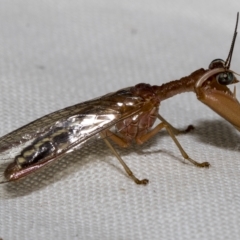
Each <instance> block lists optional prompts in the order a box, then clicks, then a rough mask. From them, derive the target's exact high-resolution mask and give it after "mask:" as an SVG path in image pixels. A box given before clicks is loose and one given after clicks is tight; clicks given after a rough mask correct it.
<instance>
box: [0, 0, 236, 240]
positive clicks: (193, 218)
mask: <svg viewBox="0 0 240 240" xmlns="http://www.w3.org/2000/svg"><path fill="white" fill-rule="evenodd" d="M237 11H240V3H239V0H234V1H228V3H227V2H226V1H222V0H218V1H216V0H215V1H207V0H202V1H190V0H180V1H157V0H148V1H145V0H138V1H136V0H135V1H134V0H121V1H119V0H103V1H98V0H80V1H79V0H72V1H64V0H58V1H56V0H52V1H48V0H42V1H30V0H22V1H19V0H8V1H0V103H1V104H0V122H1V124H0V135H1V136H3V135H4V134H7V133H8V132H10V131H12V130H14V129H16V128H18V127H20V126H22V125H24V124H26V123H28V122H30V121H32V120H34V119H36V118H38V117H41V116H43V115H45V114H47V113H50V112H52V111H55V110H58V109H61V108H64V107H66V106H69V105H72V104H75V103H78V102H82V101H85V100H89V99H91V98H95V97H98V96H100V95H103V94H105V93H108V92H112V91H116V90H118V89H120V88H123V87H127V86H131V85H135V84H137V83H140V82H147V83H150V84H159V85H160V84H162V83H164V82H168V81H170V80H174V79H179V78H181V77H183V76H186V75H189V74H190V73H191V72H193V71H194V70H196V69H199V68H201V67H203V68H207V67H208V65H209V63H210V62H211V61H212V60H213V59H215V58H223V59H225V58H226V57H227V54H228V50H229V47H230V43H231V39H232V35H233V30H234V25H235V20H236V13H237ZM239 31H240V29H239ZM239 52H240V40H239V38H238V39H237V42H236V48H235V53H234V56H233V63H232V69H233V70H235V71H237V72H240V54H239ZM238 89H239V87H238ZM238 96H239V94H238ZM161 114H162V115H163V116H164V117H165V118H166V119H167V120H168V121H169V122H170V123H172V124H173V125H174V126H176V127H179V128H184V127H186V126H187V125H189V124H194V125H195V127H196V129H195V130H194V131H193V132H191V133H189V134H187V135H181V136H179V137H178V139H179V141H180V142H181V143H182V145H183V147H184V148H185V150H186V151H187V153H188V154H189V155H190V156H191V157H192V158H194V159H195V160H197V161H206V160H207V161H209V162H210V163H211V167H210V168H209V169H199V168H196V167H194V166H192V165H191V164H184V163H183V160H182V157H181V155H180V153H179V151H178V150H177V148H176V146H175V145H174V143H173V142H172V140H171V138H170V137H169V136H168V135H167V134H166V132H164V131H163V132H161V133H159V134H158V136H156V137H155V138H154V139H152V140H151V141H149V142H148V143H146V144H144V145H143V146H140V147H139V146H135V145H133V146H132V147H131V148H129V149H120V148H117V150H118V151H119V152H120V154H121V156H122V157H123V159H124V160H125V161H126V162H127V164H128V165H129V166H130V167H131V169H132V170H133V171H134V173H135V174H136V176H138V177H139V178H148V179H149V180H150V182H149V184H148V185H147V186H138V185H136V184H135V183H134V182H133V181H132V180H130V179H129V178H128V177H127V176H126V174H125V172H124V171H123V170H122V167H121V166H120V164H119V163H118V161H117V160H116V159H115V157H114V156H113V155H112V154H111V152H110V150H109V149H108V148H107V147H106V146H105V145H104V143H103V142H102V141H98V142H96V143H95V144H93V145H90V146H86V147H85V148H84V149H82V150H81V151H78V152H76V153H74V154H73V155H71V156H70V157H69V158H68V159H63V160H62V161H60V162H59V163H58V164H56V165H54V166H53V167H52V168H49V169H46V170H44V171H43V172H41V173H39V174H36V175H34V176H32V177H29V178H28V179H25V180H24V181H21V182H19V183H12V184H5V185H0V238H1V237H2V238H3V239H4V240H9V239H11V240H12V239H21V240H22V239H71V240H72V239H184V240H187V239H240V184H239V183H240V152H239V150H240V144H239V140H240V135H239V133H238V132H237V131H236V130H235V129H234V128H233V127H232V126H231V125H230V124H228V123H227V122H226V121H224V120H223V119H221V118H220V117H219V116H217V115H216V114H215V113H214V112H212V111H211V110H210V109H208V108H207V107H206V106H204V105H203V104H202V103H201V102H199V101H198V100H197V99H196V97H195V95H194V94H193V93H189V94H183V95H179V96H176V97H174V98H171V99H169V100H167V101H166V102H163V103H162V105H161Z"/></svg>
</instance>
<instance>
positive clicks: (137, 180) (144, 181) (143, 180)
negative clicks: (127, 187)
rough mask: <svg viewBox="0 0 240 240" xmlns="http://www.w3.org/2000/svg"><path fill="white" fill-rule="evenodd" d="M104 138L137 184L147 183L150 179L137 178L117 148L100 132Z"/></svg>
mask: <svg viewBox="0 0 240 240" xmlns="http://www.w3.org/2000/svg"><path fill="white" fill-rule="evenodd" d="M100 135H101V136H102V138H103V140H104V141H105V143H106V144H107V146H108V147H109V148H110V149H111V151H112V152H113V154H114V155H115V156H116V157H117V159H118V161H119V162H120V163H121V164H122V166H123V168H124V170H125V171H126V173H127V174H128V175H129V177H131V178H132V179H133V181H134V182H135V183H137V184H143V185H146V184H147V183H148V179H142V180H139V179H138V178H136V177H135V176H134V174H133V172H132V171H131V170H130V168H129V167H128V166H127V164H126V163H125V162H124V161H123V160H122V158H121V157H120V155H119V154H118V153H117V151H116V150H115V148H114V147H113V146H112V145H111V143H110V142H109V141H108V140H107V139H106V138H105V136H104V134H100Z"/></svg>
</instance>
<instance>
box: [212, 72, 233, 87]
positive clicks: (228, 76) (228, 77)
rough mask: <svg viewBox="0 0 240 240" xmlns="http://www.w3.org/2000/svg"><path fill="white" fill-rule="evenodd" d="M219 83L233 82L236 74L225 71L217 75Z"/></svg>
mask: <svg viewBox="0 0 240 240" xmlns="http://www.w3.org/2000/svg"><path fill="white" fill-rule="evenodd" d="M216 79H217V81H218V83H220V84H222V85H228V84H231V83H232V82H233V80H234V75H233V74H232V73H231V72H223V73H220V74H218V75H217V77H216Z"/></svg>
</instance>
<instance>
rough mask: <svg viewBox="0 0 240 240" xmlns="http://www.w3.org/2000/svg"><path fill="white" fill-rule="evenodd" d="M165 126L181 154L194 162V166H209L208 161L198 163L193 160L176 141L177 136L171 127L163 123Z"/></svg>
mask: <svg viewBox="0 0 240 240" xmlns="http://www.w3.org/2000/svg"><path fill="white" fill-rule="evenodd" d="M165 128H166V129H167V131H168V133H169V135H170V137H171V138H172V140H173V141H174V142H175V144H176V145H177V147H178V149H179V151H180V152H181V154H182V156H183V157H184V158H185V159H186V160H188V161H189V162H191V163H192V164H194V165H195V166H197V167H209V166H210V163H208V162H202V163H199V162H196V161H195V160H193V159H192V158H190V157H189V156H188V155H187V153H186V152H185V151H184V149H183V148H182V146H181V144H180V143H179V142H178V140H177V138H176V137H175V135H174V133H173V131H172V129H171V127H169V126H168V125H165Z"/></svg>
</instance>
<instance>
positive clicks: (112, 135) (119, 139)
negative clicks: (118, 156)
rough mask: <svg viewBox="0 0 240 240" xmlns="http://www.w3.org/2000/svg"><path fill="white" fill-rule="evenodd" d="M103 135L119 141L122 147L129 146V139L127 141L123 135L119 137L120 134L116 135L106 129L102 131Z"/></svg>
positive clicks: (116, 141)
mask: <svg viewBox="0 0 240 240" xmlns="http://www.w3.org/2000/svg"><path fill="white" fill-rule="evenodd" d="M101 137H104V138H106V137H107V138H110V139H111V140H112V141H113V142H115V143H117V144H118V145H119V146H120V147H123V148H126V147H128V146H129V143H128V142H127V141H125V140H124V139H122V138H121V137H119V136H118V135H116V134H115V133H113V132H112V131H110V130H108V129H107V130H104V131H103V132H102V133H101Z"/></svg>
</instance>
